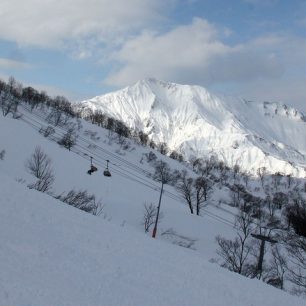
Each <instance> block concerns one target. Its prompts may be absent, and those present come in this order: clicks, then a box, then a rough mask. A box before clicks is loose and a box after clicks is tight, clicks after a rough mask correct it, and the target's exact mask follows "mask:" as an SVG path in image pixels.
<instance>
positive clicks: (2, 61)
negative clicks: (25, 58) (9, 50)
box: [0, 58, 30, 69]
mask: <svg viewBox="0 0 306 306" xmlns="http://www.w3.org/2000/svg"><path fill="white" fill-rule="evenodd" d="M29 67H30V65H29V64H27V63H24V62H20V61H15V60H11V59H7V58H0V68H8V69H21V68H29Z"/></svg>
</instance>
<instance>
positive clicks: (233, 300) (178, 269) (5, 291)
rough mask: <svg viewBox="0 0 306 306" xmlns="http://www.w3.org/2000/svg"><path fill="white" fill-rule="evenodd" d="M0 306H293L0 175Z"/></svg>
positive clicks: (285, 297) (269, 290) (279, 295)
mask: <svg viewBox="0 0 306 306" xmlns="http://www.w3.org/2000/svg"><path fill="white" fill-rule="evenodd" d="M0 182H1V184H0V194H1V198H0V220H1V222H0V237H1V243H0V270H1V274H0V305H1V306H17V305H18V306H23V305H32V306H36V305H37V306H38V305H44V306H49V305H50V306H54V305H58V306H61V305H63V306H78V305H79V306H102V305H105V306H112V305H114V306H115V305H118V306H119V305H120V306H123V305H133V306H138V305H139V306H143V305H147V306H150V305H159V306H161V305H167V306H171V305H173V306H177V305H182V306H183V305H186V306H187V305H193V306H196V305H199V306H200V305H201V306H217V305H218V306H221V305H228V306H251V305H253V306H265V305H266V306H271V305H278V306H287V305H290V306H298V305H302V304H303V301H302V300H299V299H298V298H296V297H293V296H290V295H289V294H286V293H284V292H281V291H280V290H277V289H275V288H273V287H271V286H267V285H264V284H263V283H262V282H260V281H256V280H250V279H246V278H243V277H240V276H238V275H237V274H233V273H230V272H228V271H226V270H224V269H221V268H219V267H217V266H215V265H212V264H209V263H208V262H207V261H205V260H204V259H203V258H201V257H200V256H199V255H198V254H197V253H196V252H193V251H190V250H186V249H183V248H179V247H176V246H171V245H168V244H165V243H163V242H162V241H158V240H153V239H147V238H146V237H145V236H144V235H141V234H140V233H138V232H135V230H133V229H131V228H128V227H118V226H114V225H113V224H111V223H110V222H107V221H106V220H103V219H102V218H99V217H94V216H92V215H89V214H86V213H84V212H82V211H80V210H77V209H75V208H72V207H69V206H68V205H64V204H62V203H60V202H58V201H56V200H54V199H52V198H51V197H48V196H47V195H45V194H42V193H39V192H36V191H34V190H29V189H27V188H26V187H25V186H23V185H21V184H19V183H17V182H14V181H13V180H12V178H11V177H9V176H4V175H3V174H0Z"/></svg>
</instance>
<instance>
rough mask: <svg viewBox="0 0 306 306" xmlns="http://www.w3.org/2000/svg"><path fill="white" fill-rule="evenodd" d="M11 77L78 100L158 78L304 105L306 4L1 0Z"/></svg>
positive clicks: (2, 38)
mask: <svg viewBox="0 0 306 306" xmlns="http://www.w3.org/2000/svg"><path fill="white" fill-rule="evenodd" d="M10 75H12V76H14V77H15V78H16V79H18V80H19V81H21V82H22V83H24V84H26V85H32V86H34V87H37V88H39V89H45V90H47V91H48V93H50V94H51V95H55V94H63V95H66V96H68V97H69V98H70V99H72V100H82V99H84V98H89V97H93V96H95V95H99V94H103V93H106V92H109V91H112V90H115V89H119V88H121V87H124V86H126V85H130V84H133V83H134V82H136V81H137V80H139V79H143V78H146V77H155V78H158V79H162V80H166V81H173V82H178V83H184V84H197V85H202V86H205V87H207V88H208V89H209V90H212V91H214V92H222V93H225V94H234V95H239V96H242V97H244V98H246V99H250V100H258V101H263V100H269V101H270V100H273V101H281V102H285V103H289V104H292V105H294V106H296V107H299V108H300V109H302V110H304V111H306V1H304V0H290V1H289V0H288V1H287V0H61V1H58V0H23V1H20V0H1V1H0V77H1V78H2V79H6V78H7V77H8V76H10Z"/></svg>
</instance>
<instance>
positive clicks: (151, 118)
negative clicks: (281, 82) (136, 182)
mask: <svg viewBox="0 0 306 306" xmlns="http://www.w3.org/2000/svg"><path fill="white" fill-rule="evenodd" d="M78 107H81V108H83V109H87V108H90V109H92V110H101V111H102V112H104V113H106V114H108V115H109V116H111V117H114V118H115V119H118V120H121V121H123V122H124V123H126V124H127V125H128V126H129V127H131V128H134V129H138V130H142V131H144V132H146V133H147V134H148V135H149V136H150V138H151V139H152V140H153V141H155V142H157V143H158V142H166V143H167V144H168V146H169V148H170V149H171V150H176V151H178V152H180V153H182V154H183V155H184V156H185V157H186V158H187V159H189V158H191V157H192V156H196V157H204V156H207V155H211V154H216V155H217V156H218V158H219V159H220V160H223V161H225V162H226V163H227V164H228V165H229V166H233V165H235V164H238V165H239V166H240V167H241V168H242V169H244V170H246V171H250V172H251V173H256V170H257V169H258V168H259V167H266V168H267V170H268V171H269V172H282V173H284V174H293V175H294V176H298V177H304V175H305V170H304V168H305V166H306V141H305V139H306V116H305V115H304V114H303V113H301V112H299V111H298V110H296V109H294V108H292V107H289V106H286V105H282V104H279V103H274V102H273V103H271V102H263V103H255V102H250V101H246V100H244V99H241V98H237V97H231V96H222V95H216V94H212V93H210V92H208V91H207V90H206V89H205V88H203V87H200V86H189V85H179V84H175V83H169V82H163V81H159V80H156V79H146V80H142V81H139V82H137V83H136V84H135V85H133V86H129V87H126V88H124V89H122V90H119V91H117V92H113V93H109V94H106V95H102V96H97V97H95V98H92V99H89V100H86V101H83V102H81V103H80V104H78Z"/></svg>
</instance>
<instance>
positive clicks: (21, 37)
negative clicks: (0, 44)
mask: <svg viewBox="0 0 306 306" xmlns="http://www.w3.org/2000/svg"><path fill="white" fill-rule="evenodd" d="M161 3H162V1H161V0H154V1H151V0H129V1H126V0H61V1H57V0H44V1H41V0H23V1H22V2H20V1H19V0H2V1H0V39H6V40H10V41H15V42H17V43H18V44H21V45H30V46H38V47H48V48H50V47H51V48H62V47H63V46H66V45H68V47H69V43H70V42H73V44H74V45H77V44H78V41H80V44H82V41H84V40H92V39H93V40H94V41H95V42H96V43H104V44H108V43H110V42H112V43H114V42H117V41H120V40H121V39H122V36H121V35H123V34H127V33H129V32H130V31H132V30H137V29H139V28H141V27H143V26H144V25H147V24H148V23H150V22H151V21H152V20H155V19H156V18H159V9H160V8H161V5H162V4H161ZM82 52H84V51H83V50H82Z"/></svg>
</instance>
